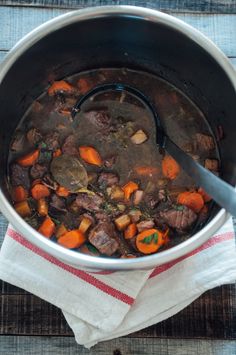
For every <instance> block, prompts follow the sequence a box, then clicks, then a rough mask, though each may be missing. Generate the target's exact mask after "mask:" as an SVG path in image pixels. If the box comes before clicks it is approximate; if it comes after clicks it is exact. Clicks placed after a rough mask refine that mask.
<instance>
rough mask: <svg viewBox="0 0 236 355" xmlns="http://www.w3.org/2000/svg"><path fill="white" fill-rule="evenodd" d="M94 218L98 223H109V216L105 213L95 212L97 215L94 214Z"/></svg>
mask: <svg viewBox="0 0 236 355" xmlns="http://www.w3.org/2000/svg"><path fill="white" fill-rule="evenodd" d="M95 217H96V219H97V220H98V221H99V222H100V221H102V222H104V221H106V222H108V221H109V222H111V217H110V216H108V214H107V213H106V212H103V211H99V212H97V213H95Z"/></svg>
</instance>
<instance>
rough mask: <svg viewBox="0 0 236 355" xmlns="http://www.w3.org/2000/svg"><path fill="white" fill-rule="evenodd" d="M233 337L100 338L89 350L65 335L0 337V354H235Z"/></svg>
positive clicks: (235, 344)
mask: <svg viewBox="0 0 236 355" xmlns="http://www.w3.org/2000/svg"><path fill="white" fill-rule="evenodd" d="M235 349H236V341H221V340H218V341H209V340H200V339H196V340H186V339H178V340H177V339H158V338H156V339H155V338H154V339H151V338H149V339H145V338H143V339H140V338H138V339H130V338H127V337H124V338H120V339H114V340H111V341H106V342H102V343H100V344H97V345H95V346H94V347H93V348H92V349H91V350H88V349H85V348H84V347H83V346H80V345H78V344H76V342H75V340H74V339H73V338H65V337H54V338H51V337H25V336H21V337H16V336H2V337H0V354H2V355H5V354H11V355H19V354H24V355H39V354H57V355H65V354H68V355H76V354H80V355H111V354H113V355H134V354H135V355H157V354H158V355H206V354H210V355H235V354H236V351H235Z"/></svg>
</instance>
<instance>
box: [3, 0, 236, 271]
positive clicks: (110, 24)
mask: <svg viewBox="0 0 236 355" xmlns="http://www.w3.org/2000/svg"><path fill="white" fill-rule="evenodd" d="M101 67H129V68H136V69H141V70H144V71H148V72H151V73H154V74H157V75H159V76H161V77H163V78H164V79H166V80H168V81H170V82H171V83H172V84H174V85H176V86H177V87H178V88H179V89H180V90H182V91H183V92H185V93H186V94H187V95H188V96H189V97H190V98H191V99H192V100H193V101H194V102H195V103H196V104H197V105H198V106H199V107H200V108H201V109H202V111H203V112H204V113H205V115H206V117H207V118H208V121H209V124H210V126H211V128H212V129H213V131H216V129H217V126H218V125H222V127H223V129H224V133H225V139H224V140H222V141H221V142H220V154H221V157H222V173H223V178H224V179H225V180H226V181H228V182H229V183H231V184H232V185H235V180H236V168H235V167H236V154H235V151H234V146H235V142H236V124H235V112H236V74H235V71H234V69H233V67H232V66H231V64H230V62H229V61H228V59H227V58H226V57H225V55H224V54H223V53H222V52H221V51H220V50H219V49H218V48H217V47H216V46H215V45H214V44H213V43H212V42H211V41H210V40H208V39H207V38H206V37H205V36H203V35H202V34H201V33H199V32H198V31H197V30H195V29H194V28H192V27H190V26H189V25H187V24H185V23H184V22H182V21H179V20H177V19H176V18H174V17H171V16H168V15H166V14H163V13H160V12H157V11H154V10H149V9H144V8H139V7H132V6H114V7H97V8H89V9H85V10H79V11H75V12H71V13H67V14H65V15H63V16H60V17H57V18H55V19H53V20H51V21H48V22H47V23H45V24H43V25H42V26H40V27H38V28H36V29H35V30H34V31H32V32H31V33H30V34H28V35H27V36H25V37H24V38H23V39H22V40H21V41H20V42H18V44H17V45H16V46H15V47H14V48H13V49H12V50H11V51H10V53H9V54H8V55H7V57H6V59H5V60H4V62H3V64H2V65H1V69H0V107H1V116H0V124H1V130H0V142H1V146H0V167H1V170H0V171H1V173H0V186H1V190H0V209H1V210H2V212H3V214H4V215H5V216H6V218H7V219H8V220H9V221H10V222H11V223H12V224H13V226H14V227H15V228H16V229H17V230H18V231H19V232H20V233H22V234H23V235H24V236H25V238H27V239H28V240H29V241H30V242H32V243H33V244H35V245H37V246H38V247H40V248H41V249H43V250H45V251H46V252H48V253H49V254H51V255H54V256H56V257H57V258H59V259H61V260H63V261H65V262H67V263H69V264H72V265H74V266H78V267H81V266H82V267H87V268H93V269H110V270H112V269H122V270H128V269H142V268H151V267H154V266H156V265H159V264H163V263H166V262H168V261H171V260H174V259H176V258H178V257H180V256H182V255H184V254H186V253H188V252H190V251H192V250H193V249H195V248H196V247H198V246H199V245H201V244H202V243H203V242H205V241H206V240H207V239H208V238H209V237H210V236H211V235H212V234H213V233H215V232H216V231H217V229H218V228H219V227H220V226H222V224H223V223H224V222H225V221H226V219H227V218H228V217H229V215H228V214H227V213H226V212H225V210H223V209H219V208H216V209H215V211H214V213H213V216H212V219H211V221H210V222H209V223H208V224H207V225H206V226H205V227H204V228H203V229H202V230H201V231H199V232H198V233H196V234H195V235H194V236H193V237H191V238H190V239H189V240H187V241H185V242H184V243H182V244H179V245H178V246H176V247H174V248H172V249H170V250H166V251H163V252H160V253H159V254H154V255H151V256H147V257H142V258H137V259H127V260H125V259H122V260H117V259H103V258H95V257H90V256H87V255H82V254H79V253H77V252H74V251H71V250H67V249H64V248H63V247H61V246H59V245H57V244H55V243H53V242H51V241H50V240H48V239H46V238H44V237H42V236H41V235H40V234H39V233H38V232H37V231H35V230H34V229H32V228H31V227H30V226H29V225H28V224H27V223H25V222H24V221H23V220H22V219H21V218H20V216H19V215H17V213H16V212H15V211H14V209H13V208H12V206H11V204H10V203H9V196H8V191H7V180H6V168H7V164H6V162H7V154H8V150H9V141H10V139H11V136H12V134H13V131H14V129H15V127H16V125H17V123H18V121H19V120H20V118H21V117H22V115H23V114H24V112H25V110H26V109H27V107H28V106H29V105H30V104H31V103H32V101H33V100H34V99H35V98H36V97H37V96H38V95H40V93H41V92H42V91H43V90H44V88H45V87H46V86H47V85H48V81H49V79H50V80H51V79H60V78H63V77H64V76H67V75H70V74H72V73H75V72H79V71H81V70H87V69H90V68H101Z"/></svg>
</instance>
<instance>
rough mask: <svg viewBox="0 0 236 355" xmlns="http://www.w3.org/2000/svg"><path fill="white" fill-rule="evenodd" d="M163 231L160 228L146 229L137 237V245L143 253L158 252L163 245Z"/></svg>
mask: <svg viewBox="0 0 236 355" xmlns="http://www.w3.org/2000/svg"><path fill="white" fill-rule="evenodd" d="M163 234H164V233H163V232H161V231H159V230H158V229H146V230H144V231H143V232H141V233H139V234H138V235H137V237H136V247H137V249H138V250H139V251H140V252H141V253H143V254H152V253H156V252H157V250H158V249H159V248H160V247H161V246H162V245H163Z"/></svg>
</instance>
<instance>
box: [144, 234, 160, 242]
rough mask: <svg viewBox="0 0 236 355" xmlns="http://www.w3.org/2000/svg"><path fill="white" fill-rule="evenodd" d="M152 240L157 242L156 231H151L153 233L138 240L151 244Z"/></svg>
mask: <svg viewBox="0 0 236 355" xmlns="http://www.w3.org/2000/svg"><path fill="white" fill-rule="evenodd" d="M152 241H153V242H154V243H155V244H157V242H158V233H153V234H151V235H149V236H148V237H145V238H143V239H142V240H140V242H141V243H143V244H151V242H152Z"/></svg>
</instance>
